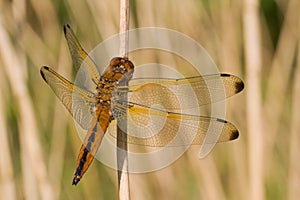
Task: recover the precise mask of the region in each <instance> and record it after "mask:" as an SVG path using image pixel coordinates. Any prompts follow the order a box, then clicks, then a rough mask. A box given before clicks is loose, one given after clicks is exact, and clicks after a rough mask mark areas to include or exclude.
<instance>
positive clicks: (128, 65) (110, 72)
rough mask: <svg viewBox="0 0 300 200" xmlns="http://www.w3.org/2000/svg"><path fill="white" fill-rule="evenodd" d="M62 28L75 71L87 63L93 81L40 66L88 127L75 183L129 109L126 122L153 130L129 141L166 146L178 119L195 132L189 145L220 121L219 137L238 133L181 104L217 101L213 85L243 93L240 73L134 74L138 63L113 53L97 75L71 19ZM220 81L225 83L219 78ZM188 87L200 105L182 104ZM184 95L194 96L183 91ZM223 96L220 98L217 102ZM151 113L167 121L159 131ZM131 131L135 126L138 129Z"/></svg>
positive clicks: (227, 124) (199, 140)
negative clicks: (83, 82) (80, 82)
mask: <svg viewBox="0 0 300 200" xmlns="http://www.w3.org/2000/svg"><path fill="white" fill-rule="evenodd" d="M64 33H65V37H66V40H67V43H68V46H69V50H70V53H71V56H72V60H73V65H74V67H75V70H78V69H79V67H80V66H81V64H82V63H83V62H85V63H86V65H85V66H87V71H88V75H89V77H90V79H91V80H92V83H93V84H94V91H89V90H87V89H84V88H82V87H79V86H77V85H75V84H73V83H71V82H70V81H68V80H67V79H65V78H64V77H62V76H61V75H59V74H58V73H57V72H55V71H54V70H52V69H51V68H49V67H47V66H44V67H42V68H41V70H40V72H41V76H42V78H43V79H44V80H45V81H46V83H47V84H48V85H49V86H50V87H51V89H52V90H53V91H54V93H55V94H56V96H57V97H58V98H59V99H60V101H61V102H62V103H63V105H64V106H65V107H66V108H67V110H68V111H69V112H70V113H71V115H72V116H73V118H74V119H75V121H76V122H77V123H78V124H79V125H80V126H81V127H82V128H83V129H85V130H87V134H86V136H85V139H84V142H83V144H82V146H81V148H80V152H79V154H78V158H77V162H76V170H75V174H74V179H73V182H72V184H73V185H76V184H77V183H78V182H79V181H80V179H81V178H82V176H83V174H84V173H85V172H86V170H87V169H88V168H89V166H90V165H91V163H92V161H93V159H94V155H95V153H96V152H97V150H98V147H99V146H100V144H101V141H102V138H103V136H104V134H105V133H106V132H107V129H108V127H109V125H110V124H111V122H112V120H115V119H119V118H120V117H122V116H124V114H125V113H129V114H130V115H131V116H132V120H131V122H128V123H134V124H137V125H139V126H145V129H144V130H143V132H149V135H151V136H150V137H136V136H133V135H131V134H129V133H128V134H127V142H128V143H131V144H137V145H148V146H154V147H161V146H165V145H167V144H168V143H169V142H170V141H171V140H172V138H173V137H175V135H176V126H177V125H178V124H180V126H181V132H183V133H184V135H188V134H189V133H190V132H195V133H196V134H195V135H194V137H193V140H192V142H191V144H202V143H203V141H204V138H205V136H206V133H207V130H208V127H213V128H214V127H219V126H222V129H221V133H220V136H219V138H218V141H217V142H225V141H230V140H234V139H236V138H238V136H239V133H238V130H237V129H236V128H235V126H234V125H233V124H231V123H230V122H228V121H226V120H223V119H219V118H214V117H205V116H196V115H191V114H186V113H181V112H180V111H179V107H180V106H181V107H183V108H184V107H185V106H187V107H193V106H194V107H199V106H202V105H207V104H210V103H214V102H212V101H211V99H210V96H209V94H208V91H209V89H212V90H213V91H215V92H218V91H219V90H222V91H225V96H224V97H223V99H224V98H227V97H230V96H232V95H234V94H237V93H239V92H240V91H242V90H243V88H244V83H243V82H242V80H241V79H239V78H238V77H236V76H233V75H230V74H214V75H206V76H195V77H189V78H181V79H167V78H166V79H163V78H151V79H150V78H149V79H145V78H141V79H131V78H132V75H133V71H134V65H133V63H132V62H131V61H130V60H129V59H128V58H126V57H123V58H121V57H116V58H113V59H112V60H111V62H110V64H109V67H108V68H107V69H106V70H105V71H104V72H103V73H102V75H99V73H98V70H97V67H96V64H95V62H94V61H93V60H92V58H91V57H90V56H89V55H88V54H87V53H86V51H85V50H84V49H83V48H82V47H81V45H80V43H79V42H78V40H77V38H76V37H75V34H74V32H73V31H72V29H71V27H70V26H69V25H68V24H66V25H65V26H64ZM124 79H125V80H126V81H127V82H129V83H130V84H129V86H124V85H121V84H120V81H122V80H124ZM220 80H221V83H219V82H220ZM207 83H210V84H207ZM187 87H192V89H193V90H194V97H193V98H196V100H197V102H198V105H188V104H187V105H185V104H183V105H180V106H178V102H176V96H180V95H181V96H184V95H182V94H183V93H184V91H185V90H186V88H187ZM209 87H212V88H209ZM125 93H126V95H128V96H130V95H133V96H134V98H129V99H128V100H126V99H125V98H123V96H124V94H125ZM74 94H76V95H77V97H79V98H77V100H76V104H75V103H74V101H72V97H73V95H74ZM174 95H175V96H174ZM184 98H191V97H189V96H184ZM223 99H216V100H215V101H221V100H223ZM159 103H163V105H164V109H160V108H156V107H152V105H153V104H159ZM87 115H89V116H87ZM148 115H151V120H153V118H156V116H157V118H159V117H161V116H164V117H165V119H166V120H165V121H164V123H165V126H164V127H163V128H162V129H161V130H160V132H159V133H155V132H154V131H155V130H156V129H155V126H156V124H155V123H153V121H152V122H151V121H150V119H149V116H148ZM154 121H155V120H154ZM156 121H157V120H156ZM87 124H88V125H87ZM195 124H196V125H195ZM128 125H130V124H128ZM129 131H130V130H129ZM131 131H134V129H133V130H131ZM135 135H136V133H135ZM182 142H183V144H182V145H185V144H184V143H185V142H184V141H182ZM179 145H180V144H179Z"/></svg>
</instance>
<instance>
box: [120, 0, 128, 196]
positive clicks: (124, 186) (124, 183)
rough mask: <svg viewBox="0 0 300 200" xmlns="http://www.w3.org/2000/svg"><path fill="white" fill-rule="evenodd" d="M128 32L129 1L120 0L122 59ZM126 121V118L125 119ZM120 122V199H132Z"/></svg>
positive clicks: (124, 130)
mask: <svg viewBox="0 0 300 200" xmlns="http://www.w3.org/2000/svg"><path fill="white" fill-rule="evenodd" d="M128 30H129V0H120V37H119V40H120V47H119V55H120V56H121V57H128V45H129V44H128V39H129V38H128V34H129V33H128ZM125 120H126V118H125ZM119 125H120V124H119V122H118V124H117V126H118V128H117V147H118V149H121V150H123V151H119V150H118V151H117V165H118V186H119V187H118V189H119V199H120V200H128V199H130V189H129V174H128V173H127V172H128V152H127V151H128V147H127V138H126V137H127V136H126V131H127V130H126V129H127V127H126V128H125V127H123V129H120V128H119Z"/></svg>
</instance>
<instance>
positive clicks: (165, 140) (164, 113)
mask: <svg viewBox="0 0 300 200" xmlns="http://www.w3.org/2000/svg"><path fill="white" fill-rule="evenodd" d="M243 88H244V84H243V82H242V80H241V79H239V78H238V77H236V76H233V75H230V74H215V75H207V76H196V77H190V78H185V79H161V78H160V79H158V78H152V79H145V78H143V79H133V80H132V81H130V85H129V86H128V87H126V86H120V87H118V88H116V90H115V92H114V94H115V96H114V98H113V100H114V105H115V106H114V107H113V113H114V116H115V117H116V118H119V119H122V117H123V116H125V113H127V123H128V124H127V125H128V126H127V140H128V143H132V144H138V145H146V146H155V147H157V146H166V145H169V146H181V145H189V144H202V143H203V141H204V138H205V136H206V135H207V134H210V136H209V137H208V140H207V139H206V142H208V143H209V142H211V143H215V141H216V137H217V138H218V139H217V141H218V142H225V141H229V140H233V139H236V138H237V137H238V130H237V129H236V128H235V126H234V125H233V124H231V123H230V122H227V121H225V120H222V119H218V118H213V117H205V116H199V115H193V114H189V113H185V111H188V110H190V109H191V108H192V109H194V108H198V107H201V106H203V105H207V104H210V103H215V102H218V101H221V100H224V99H225V98H227V97H230V96H232V95H234V94H237V93H239V92H240V91H242V90H243ZM126 91H128V99H124V98H123V94H125V92H126ZM159 106H161V107H159ZM109 132H110V134H112V136H113V137H116V136H115V130H114V127H110V130H109ZM137 133H139V135H137ZM218 133H220V135H218ZM216 134H217V135H216ZM209 138H211V141H210V140H209Z"/></svg>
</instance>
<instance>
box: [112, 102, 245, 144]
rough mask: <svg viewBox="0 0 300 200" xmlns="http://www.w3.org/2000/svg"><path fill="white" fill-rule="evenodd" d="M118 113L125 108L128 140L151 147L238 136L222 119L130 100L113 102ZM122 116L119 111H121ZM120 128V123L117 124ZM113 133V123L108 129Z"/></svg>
mask: <svg viewBox="0 0 300 200" xmlns="http://www.w3.org/2000/svg"><path fill="white" fill-rule="evenodd" d="M115 107H117V108H115V109H118V111H119V113H121V111H122V110H123V112H126V110H127V142H128V143H131V144H136V145H145V146H152V147H162V146H166V145H168V146H183V145H184V146H186V145H191V144H203V142H204V139H205V137H206V135H209V137H208V138H207V139H206V143H207V144H209V143H211V144H212V143H215V141H217V142H226V141H230V140H234V139H236V138H238V136H239V133H238V130H237V129H236V127H235V126H234V125H233V124H231V123H230V122H227V121H225V120H222V119H218V118H211V117H202V116H194V115H184V114H180V113H174V112H166V111H164V110H160V109H155V108H150V107H147V106H142V105H137V104H134V103H131V104H130V105H129V108H128V109H127V107H126V106H125V105H116V106H115ZM120 116H122V115H120ZM120 128H122V127H120ZM108 132H109V133H110V134H111V135H112V136H113V137H116V135H115V134H116V127H115V126H110V127H109V131H108Z"/></svg>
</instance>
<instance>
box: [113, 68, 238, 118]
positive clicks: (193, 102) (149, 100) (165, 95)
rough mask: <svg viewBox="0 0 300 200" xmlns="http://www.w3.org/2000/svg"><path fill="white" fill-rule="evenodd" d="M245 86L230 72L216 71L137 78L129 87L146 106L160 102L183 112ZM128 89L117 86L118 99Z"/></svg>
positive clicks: (135, 100) (136, 100) (130, 93)
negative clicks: (219, 72) (168, 77)
mask: <svg viewBox="0 0 300 200" xmlns="http://www.w3.org/2000/svg"><path fill="white" fill-rule="evenodd" d="M243 88H244V83H243V81H242V80H241V79H240V78H238V77H236V76H234V75H230V74H215V75H206V76H195V77H189V78H183V79H164V78H140V79H133V80H131V81H130V84H129V86H128V88H127V89H128V99H129V101H130V102H133V103H135V104H140V105H145V106H152V105H153V102H156V103H158V104H161V105H163V106H164V109H166V110H167V111H171V112H181V111H182V110H184V109H190V108H195V107H200V106H203V105H208V104H210V103H215V102H218V101H221V100H224V99H225V98H228V97H230V96H232V95H234V94H237V93H239V92H240V91H242V90H243ZM125 89H126V86H122V87H121V86H120V87H118V88H117V89H116V92H115V94H117V95H115V99H116V100H118V99H122V93H125V92H126V90H125ZM123 101H126V100H123ZM166 102H167V103H166Z"/></svg>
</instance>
